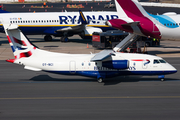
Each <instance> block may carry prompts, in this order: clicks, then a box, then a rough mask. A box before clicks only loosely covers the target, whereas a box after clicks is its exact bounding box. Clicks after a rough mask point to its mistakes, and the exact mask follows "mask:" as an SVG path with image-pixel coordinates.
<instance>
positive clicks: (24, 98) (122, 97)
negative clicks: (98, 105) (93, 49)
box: [0, 96, 180, 100]
mask: <svg viewBox="0 0 180 120" xmlns="http://www.w3.org/2000/svg"><path fill="white" fill-rule="evenodd" d="M161 98H162V99H163V98H164V99H165V98H166V99H172V98H180V96H120V97H20V98H0V100H38V99H39V100H42V99H43V100H45V99H52V100H53V99H54V100H55V99H161Z"/></svg>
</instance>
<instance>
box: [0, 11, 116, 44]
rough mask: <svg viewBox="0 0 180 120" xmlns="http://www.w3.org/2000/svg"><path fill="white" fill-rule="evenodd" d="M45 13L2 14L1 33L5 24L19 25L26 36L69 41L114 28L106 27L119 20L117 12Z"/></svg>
mask: <svg viewBox="0 0 180 120" xmlns="http://www.w3.org/2000/svg"><path fill="white" fill-rule="evenodd" d="M83 13H84V15H83V14H82V12H81V11H80V12H44V13H2V14H0V32H4V28H3V24H15V25H18V26H19V28H20V29H21V30H22V32H23V33H24V34H26V35H35V34H39V35H41V34H42V35H45V37H44V40H46V41H50V40H52V37H51V35H52V36H55V37H61V41H68V37H69V36H73V35H74V34H78V35H79V36H80V37H82V38H86V37H89V36H92V33H93V32H102V31H107V30H112V29H114V28H112V27H109V26H107V25H105V22H106V21H107V20H110V19H115V18H118V16H117V12H83Z"/></svg>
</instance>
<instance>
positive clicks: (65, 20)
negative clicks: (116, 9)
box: [59, 15, 118, 24]
mask: <svg viewBox="0 0 180 120" xmlns="http://www.w3.org/2000/svg"><path fill="white" fill-rule="evenodd" d="M117 18H118V16H117V15H98V16H95V15H92V16H90V15H86V19H87V22H88V23H90V21H91V22H92V23H93V24H98V23H99V21H106V20H110V19H117ZM59 20H60V24H68V21H70V22H72V24H80V23H81V21H80V16H77V15H74V16H59ZM98 20H99V21H98Z"/></svg>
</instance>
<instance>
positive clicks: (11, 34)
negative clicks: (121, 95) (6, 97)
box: [4, 24, 177, 82]
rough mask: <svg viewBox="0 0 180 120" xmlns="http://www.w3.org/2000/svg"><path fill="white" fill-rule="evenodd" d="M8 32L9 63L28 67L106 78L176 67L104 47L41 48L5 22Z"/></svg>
mask: <svg viewBox="0 0 180 120" xmlns="http://www.w3.org/2000/svg"><path fill="white" fill-rule="evenodd" d="M4 29H5V33H6V35H7V38H8V41H9V44H10V46H11V48H12V51H13V54H14V57H15V59H9V60H7V62H11V63H16V64H19V65H23V66H24V68H25V69H29V70H33V71H45V72H50V73H56V74H66V75H82V76H88V77H94V78H97V80H98V82H102V81H103V80H104V79H105V78H110V77H115V76H121V75H123V76H124V75H158V76H159V78H161V79H162V80H163V79H164V75H166V74H173V73H176V72H177V70H176V69H175V68H174V67H173V66H171V65H170V64H169V63H167V62H166V61H165V60H163V59H162V58H161V57H157V56H153V55H145V54H132V53H120V52H116V51H113V50H103V51H101V52H99V53H96V54H65V53H55V52H49V51H45V50H41V49H38V48H36V47H35V46H33V45H32V44H31V43H30V42H29V40H28V38H27V37H26V36H25V35H24V34H23V33H22V32H21V30H20V29H19V27H18V26H17V25H14V24H4Z"/></svg>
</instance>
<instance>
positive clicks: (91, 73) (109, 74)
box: [46, 70, 177, 78]
mask: <svg viewBox="0 0 180 120" xmlns="http://www.w3.org/2000/svg"><path fill="white" fill-rule="evenodd" d="M46 72H51V73H55V74H65V75H69V74H72V73H70V71H46ZM176 72H177V71H176V70H175V71H128V70H127V71H118V70H114V71H75V73H73V74H74V75H82V76H87V77H97V76H98V75H100V74H103V75H105V77H106V78H108V77H116V76H122V75H166V74H173V73H176Z"/></svg>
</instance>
